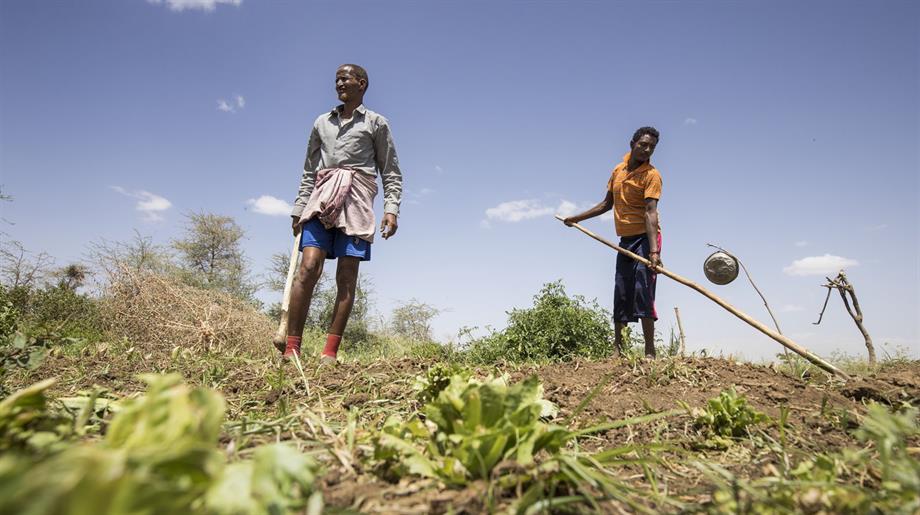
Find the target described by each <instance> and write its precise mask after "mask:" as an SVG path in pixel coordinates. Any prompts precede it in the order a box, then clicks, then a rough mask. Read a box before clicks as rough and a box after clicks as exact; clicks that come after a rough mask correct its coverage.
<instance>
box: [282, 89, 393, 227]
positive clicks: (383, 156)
mask: <svg viewBox="0 0 920 515" xmlns="http://www.w3.org/2000/svg"><path fill="white" fill-rule="evenodd" d="M342 108H343V106H341V105H340V106H338V107H336V108H335V109H333V110H332V111H331V112H329V113H324V114H321V115H319V117H317V118H316V121H315V122H314V123H313V130H312V131H311V132H310V141H309V143H308V144H307V157H306V160H305V161H304V165H303V177H302V178H301V180H300V189H299V190H298V192H297V199H296V200H294V210H293V212H292V213H291V216H300V215H301V213H302V212H303V209H304V206H306V205H307V200H309V199H310V194H311V193H313V184H314V181H315V180H316V172H317V171H319V170H323V169H325V168H351V169H354V170H356V171H358V172H362V173H366V174H368V175H370V176H371V177H374V178H376V177H377V174H378V173H379V174H380V177H381V179H382V181H383V212H384V213H392V214H394V215H397V216H398V215H399V205H400V203H401V202H402V172H400V170H399V159H398V158H397V157H396V147H395V146H394V145H393V136H392V135H391V134H390V125H389V123H388V122H387V119H386V118H384V117H383V116H381V115H379V114H377V113H375V112H374V111H371V110H370V109H368V108H366V107H364V105H360V106H358V108H357V109H355V112H354V114H353V115H352V117H351V119H350V120H346V121H344V122H342V120H341V118H340V117H339V114H340V113H341V110H342ZM371 201H373V199H371Z"/></svg>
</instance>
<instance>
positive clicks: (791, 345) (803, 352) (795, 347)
mask: <svg viewBox="0 0 920 515" xmlns="http://www.w3.org/2000/svg"><path fill="white" fill-rule="evenodd" d="M556 218H557V219H558V220H560V221H564V220H565V218H563V217H561V216H559V215H556ZM572 227H575V228H576V229H578V230H579V231H581V232H583V233H585V234H587V235H588V236H590V237H592V238H594V239H595V240H597V241H599V242H601V243H603V244H604V245H607V246H608V247H610V248H612V249H613V250H615V251H617V252H619V253H620V254H623V255H626V256H629V257H631V258H633V259H635V260H636V261H638V262H640V263H642V264H644V265H646V266H650V265H651V263H649V261H648V260H647V259H645V258H644V257H642V256H639V255H637V254H635V253H632V252H630V251H628V250H626V249H624V248H622V247H619V246H617V245H614V244H613V243H611V242H609V241H607V240H605V239H604V238H601V237H600V236H598V235H596V234H594V233H593V232H591V231H589V230H588V229H585V228H584V227H582V226H581V225H578V224H572ZM655 270H656V271H657V272H658V273H660V274H662V275H665V276H667V277H670V278H671V279H674V280H675V281H677V282H679V283H681V284H683V285H684V286H687V287H689V288H692V289H694V290H696V291H698V292H700V293H701V294H703V295H704V296H705V297H706V298H708V299H709V300H711V301H713V302H715V303H716V304H718V305H720V306H722V307H723V308H725V309H726V310H727V311H728V312H729V313H731V314H733V315H735V316H736V317H738V318H740V319H741V320H744V321H745V322H747V323H748V324H749V325H750V326H751V327H753V328H754V329H757V330H758V331H760V332H762V333H763V334H765V335H767V336H769V337H770V338H773V339H774V340H776V341H777V342H779V343H780V344H781V345H782V346H784V347H786V348H787V349H789V350H791V351H792V352H795V353H796V354H798V355H799V356H802V357H803V358H805V359H807V360H808V361H810V362H812V363H814V364H815V365H817V366H818V367H820V368H822V369H824V370H826V371H828V372H830V373H832V374H836V375H838V376H839V377H841V378H843V379H846V380H847V381H849V380H850V376H849V375H847V374H846V373H844V372H843V371H842V370H840V369H839V368H837V367H835V366H834V365H831V364H830V363H828V362H827V361H824V360H823V359H821V358H820V357H819V356H818V355H816V354H814V353H812V352H811V351H809V350H808V349H806V348H805V347H802V346H801V345H799V344H797V343H795V342H794V341H792V340H790V339H789V338H787V337H786V336H783V335H781V334H779V333H777V332H776V331H773V330H772V329H770V328H769V327H767V326H765V325H763V324H762V323H760V322H758V321H757V320H754V319H753V318H752V317H751V316H749V315H747V314H746V313H744V312H743V311H741V310H739V309H737V308H735V307H734V306H732V305H731V304H729V303H728V302H725V301H724V300H722V299H720V298H719V297H717V296H715V295H713V294H712V293H710V292H709V291H707V290H706V289H705V288H703V287H702V286H700V285H698V284H696V283H695V282H693V281H691V280H689V279H685V278H683V277H681V276H679V275H677V274H675V273H673V272H671V271H669V270H667V269H665V268H664V267H662V266H659V267H657V268H656V269H655Z"/></svg>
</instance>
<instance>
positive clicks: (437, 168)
mask: <svg viewBox="0 0 920 515" xmlns="http://www.w3.org/2000/svg"><path fill="white" fill-rule="evenodd" d="M434 171H436V172H438V173H444V169H443V168H441V165H434Z"/></svg>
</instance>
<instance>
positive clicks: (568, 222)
mask: <svg viewBox="0 0 920 515" xmlns="http://www.w3.org/2000/svg"><path fill="white" fill-rule="evenodd" d="M562 223H564V224H565V225H568V226H569V227H571V226H572V225H573V224H576V223H578V221H577V220H575V217H574V216H570V217H568V218H566V219H565V220H563V221H562Z"/></svg>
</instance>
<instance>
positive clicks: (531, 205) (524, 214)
mask: <svg viewBox="0 0 920 515" xmlns="http://www.w3.org/2000/svg"><path fill="white" fill-rule="evenodd" d="M577 211H578V205H577V204H575V203H574V202H570V201H568V200H565V199H563V200H562V201H561V202H560V203H559V205H558V206H556V207H553V206H548V205H545V204H543V203H542V202H540V201H539V200H536V199H528V200H511V201H508V202H502V203H501V204H499V205H497V206H495V207H490V208H489V209H486V218H485V219H484V220H483V221H482V222H480V224H479V225H480V226H481V227H483V228H489V227H491V226H492V224H491V222H509V223H514V222H521V221H523V220H532V219H534V218H540V217H543V216H549V215H552V214H554V213H555V214H559V215H561V216H571V215H573V214H575V213H576V212H577Z"/></svg>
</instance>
